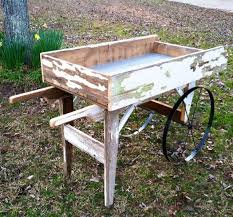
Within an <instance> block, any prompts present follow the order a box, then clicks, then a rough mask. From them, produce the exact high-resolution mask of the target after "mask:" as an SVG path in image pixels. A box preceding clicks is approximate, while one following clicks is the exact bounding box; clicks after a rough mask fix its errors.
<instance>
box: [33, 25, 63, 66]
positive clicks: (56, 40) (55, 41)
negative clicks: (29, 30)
mask: <svg viewBox="0 0 233 217" xmlns="http://www.w3.org/2000/svg"><path fill="white" fill-rule="evenodd" d="M62 43H63V33H62V32H61V31H56V30H40V31H39V32H38V33H35V34H34V44H33V47H32V66H33V67H34V68H38V67H40V53H42V52H46V51H52V50H58V49H59V48H61V46H62Z"/></svg>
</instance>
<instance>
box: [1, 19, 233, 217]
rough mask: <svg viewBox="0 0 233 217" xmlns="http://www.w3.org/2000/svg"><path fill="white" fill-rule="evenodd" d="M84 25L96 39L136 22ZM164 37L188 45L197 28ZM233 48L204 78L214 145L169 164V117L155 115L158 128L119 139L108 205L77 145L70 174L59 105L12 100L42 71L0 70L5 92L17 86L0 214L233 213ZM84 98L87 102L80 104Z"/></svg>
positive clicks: (4, 117) (4, 109) (5, 124)
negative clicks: (54, 125)
mask: <svg viewBox="0 0 233 217" xmlns="http://www.w3.org/2000/svg"><path fill="white" fill-rule="evenodd" d="M79 25H80V26H82V27H83V29H81V30H80V31H83V33H82V34H83V35H85V34H87V33H88V34H89V35H92V36H93V35H94V36H95V37H97V36H98V35H101V34H102V33H103V32H105V34H106V35H109V36H111V37H115V36H117V37H118V38H121V37H131V36H133V34H134V29H136V28H137V27H134V26H133V27H132V26H127V25H125V24H120V23H115V24H114V23H113V24H111V25H110V26H109V25H108V26H107V25H106V22H100V21H95V22H94V23H92V22H90V23H88V24H87V22H86V21H85V22H84V23H79ZM154 32H155V30H153V29H151V33H154ZM159 35H160V36H161V37H162V39H163V40H164V41H168V42H172V43H178V44H183V45H192V46H193V45H195V44H196V43H197V41H198V40H197V39H198V35H196V34H195V35H194V36H190V38H184V37H181V36H179V35H170V34H169V33H168V32H166V31H159ZM100 40H101V39H100ZM80 43H82V42H80ZM198 43H200V47H209V46H213V45H208V42H206V41H200V42H198ZM232 54H233V50H231V49H229V67H228V70H226V71H225V72H224V73H221V74H220V75H219V76H213V77H211V79H210V80H208V79H206V80H205V81H204V83H205V84H206V85H207V86H210V88H211V90H212V91H213V92H214V95H215V99H216V116H215V121H214V126H213V129H212V135H211V138H212V141H213V150H208V149H207V148H205V149H204V151H203V152H202V153H200V155H199V156H198V157H197V158H196V160H195V161H193V162H190V163H189V164H187V165H175V164H172V163H168V162H167V161H166V160H165V158H164V157H163V156H162V155H161V153H160V152H159V150H160V148H161V147H160V146H161V143H160V142H161V141H160V140H161V139H160V138H161V132H162V130H163V126H164V123H165V118H164V117H161V116H157V117H156V118H157V120H158V124H157V125H155V126H154V128H152V127H151V126H150V127H148V128H147V129H146V130H145V131H144V132H142V133H141V134H140V135H139V136H135V137H133V138H132V139H125V138H121V144H122V148H121V149H120V153H119V160H118V170H117V180H116V195H115V205H114V207H113V208H112V209H106V208H105V207H104V206H103V167H102V166H101V165H99V164H97V163H96V162H94V161H93V160H92V158H90V157H89V156H87V155H86V154H85V153H82V152H80V151H78V150H75V153H74V165H73V174H72V177H71V179H70V180H64V178H63V168H62V159H63V157H62V148H61V140H60V136H59V135H60V134H59V130H57V129H50V128H49V126H48V121H49V119H50V118H51V117H55V116H57V115H58V109H57V106H54V105H49V104H48V103H46V102H44V101H39V100H33V101H28V102H24V103H22V104H16V105H8V104H7V96H9V95H10V94H13V93H14V92H15V91H18V89H17V88H20V87H22V86H30V84H33V85H32V86H30V87H29V88H33V89H36V87H38V86H41V80H40V72H39V71H32V72H30V73H24V72H10V71H2V70H0V90H2V89H3V88H4V86H5V85H6V84H9V83H10V84H11V89H10V88H9V91H7V92H4V95H2V96H3V99H2V101H1V107H0V111H1V112H0V141H1V146H0V152H1V155H0V162H1V167H0V188H1V193H0V216H97V217H98V216H231V215H232V212H233V209H232V207H233V203H232V196H233V192H232V187H229V186H232V183H233V180H232V166H233V165H232V162H233V161H232V158H233V156H232V151H233V148H232V144H233V140H232V138H233V134H232V128H233V126H232V113H233V110H232V108H233V103H232V96H233V92H232V87H233V70H232V68H233V55H232ZM0 93H1V91H0ZM83 104H84V103H83V101H81V102H80V105H79V106H80V107H82V105H83ZM144 116H145V114H143V113H142V111H141V110H138V111H137V113H135V114H134V116H133V117H132V118H131V120H130V123H129V124H128V126H127V127H130V128H135V126H137V125H138V124H139V122H140V121H141V120H140V119H141V118H138V117H144ZM76 124H78V126H80V127H81V128H82V130H85V131H89V132H91V133H92V134H94V136H95V137H96V138H98V139H102V136H103V134H102V131H101V130H102V124H97V125H95V124H91V123H90V122H88V121H86V120H81V121H80V122H78V123H76ZM126 132H127V129H125V131H124V133H126ZM210 175H211V176H210ZM211 177H212V179H211ZM213 177H214V178H213Z"/></svg>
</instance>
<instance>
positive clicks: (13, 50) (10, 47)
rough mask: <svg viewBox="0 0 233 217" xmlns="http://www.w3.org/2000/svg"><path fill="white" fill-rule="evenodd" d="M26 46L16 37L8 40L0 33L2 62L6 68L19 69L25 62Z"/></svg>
mask: <svg viewBox="0 0 233 217" xmlns="http://www.w3.org/2000/svg"><path fill="white" fill-rule="evenodd" d="M25 51H26V48H25V46H24V44H23V43H22V42H21V41H20V40H18V39H15V40H14V41H7V40H5V39H4V37H3V34H2V35H0V57H1V61H0V62H1V64H2V66H3V67H4V68H6V69H19V68H20V67H22V65H23V64H24V58H25Z"/></svg>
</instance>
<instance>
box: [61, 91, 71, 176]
mask: <svg viewBox="0 0 233 217" xmlns="http://www.w3.org/2000/svg"><path fill="white" fill-rule="evenodd" d="M72 111H73V96H72V95H69V96H68V97H65V98H61V99H60V114H61V115H63V114H66V113H69V112H72ZM69 124H70V125H73V122H71V123H69ZM61 134H62V143H63V156H64V174H65V176H66V177H70V175H71V169H72V158H73V146H72V144H70V143H69V142H67V141H66V140H65V138H64V126H62V127H61Z"/></svg>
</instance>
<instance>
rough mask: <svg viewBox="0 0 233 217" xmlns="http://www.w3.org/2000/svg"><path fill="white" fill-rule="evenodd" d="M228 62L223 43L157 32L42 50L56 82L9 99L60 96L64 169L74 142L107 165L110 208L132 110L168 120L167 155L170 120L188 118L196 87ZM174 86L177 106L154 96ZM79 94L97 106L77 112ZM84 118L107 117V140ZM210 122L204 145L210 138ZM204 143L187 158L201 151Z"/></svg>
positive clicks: (47, 74) (48, 78)
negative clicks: (189, 43)
mask: <svg viewBox="0 0 233 217" xmlns="http://www.w3.org/2000/svg"><path fill="white" fill-rule="evenodd" d="M226 64H227V53H226V51H225V49H224V47H216V48H212V49H208V50H201V49H196V48H191V47H185V46H179V45H175V44H169V43H164V42H161V41H159V38H158V37H157V36H156V35H152V36H146V37H139V38H133V39H128V40H121V41H114V42H109V43H101V44H97V45H90V46H83V47H77V48H71V49H64V50H59V51H52V52H46V53H42V54H41V69H42V76H43V81H44V82H46V83H48V84H50V85H52V86H50V87H47V88H43V89H39V90H35V91H32V92H28V93H24V94H20V95H16V96H12V97H11V98H10V102H11V103H14V102H16V101H22V100H28V99H31V98H33V97H42V96H44V97H47V98H49V99H59V100H60V108H61V110H60V111H61V116H59V117H55V118H53V119H51V120H50V126H51V127H57V126H61V127H62V137H63V153H64V171H65V174H66V175H68V176H69V175H70V174H71V163H72V148H73V146H75V147H77V148H79V149H81V150H82V151H84V152H86V153H88V154H90V155H91V156H92V157H94V158H95V159H96V160H98V161H99V162H101V163H103V164H104V195H105V206H107V207H109V206H111V205H112V204H113V198H114V186H115V176H116V167H117V152H118V144H119V131H120V130H121V129H122V127H123V126H124V124H125V123H126V121H127V119H128V118H129V116H130V114H131V113H132V111H133V109H134V107H135V106H140V107H142V108H145V109H148V110H153V111H156V112H158V113H160V114H163V115H167V116H168V117H169V118H168V121H167V123H166V127H165V128H166V129H165V133H164V135H165V136H164V138H163V143H165V144H164V146H165V147H164V150H163V151H164V154H165V155H166V157H168V152H167V149H166V136H167V135H166V134H167V131H168V129H169V126H170V124H171V121H172V120H174V121H176V122H179V123H183V124H184V123H187V122H188V114H189V112H190V108H191V103H192V99H193V95H194V90H196V89H198V88H201V89H202V87H196V83H195V82H196V81H197V80H200V79H202V78H204V77H206V76H210V75H211V74H213V73H218V72H220V71H222V70H224V69H225V67H226ZM174 89H176V90H177V91H178V93H179V94H180V95H181V98H180V99H179V100H178V102H177V103H176V104H175V106H174V107H173V108H172V107H171V106H169V105H167V104H165V103H162V102H160V101H158V100H155V98H158V97H159V96H160V95H161V94H163V93H167V92H169V91H171V90H174ZM208 94H209V98H210V100H211V103H210V104H211V114H210V120H209V125H211V124H212V119H213V111H212V110H213V106H214V105H213V99H212V98H213V97H212V94H211V93H209V92H208ZM73 96H81V97H82V98H84V99H87V100H89V101H91V102H92V103H93V105H91V106H88V107H85V108H82V109H80V110H76V111H74V107H73ZM124 109H126V112H125V113H124V115H123V117H122V119H121V120H120V119H119V115H120V113H122V111H125V110H124ZM82 117H89V118H91V119H92V120H94V121H100V120H104V143H102V142H99V141H97V140H96V139H94V138H92V137H91V136H89V135H87V134H85V133H83V132H82V131H80V130H78V129H76V128H75V127H74V125H73V121H74V120H77V119H79V118H82ZM209 125H208V126H207V128H206V129H207V130H206V131H205V132H204V136H203V138H202V140H201V141H202V144H201V145H203V143H204V142H205V141H206V137H208V133H209V128H210V126H209ZM187 126H188V129H189V130H190V129H191V128H192V127H190V124H188V125H187ZM164 140H165V141H164ZM198 145H199V146H200V143H199V144H198ZM198 145H197V149H194V152H193V151H192V152H191V154H190V155H189V156H188V157H187V158H186V160H187V161H188V160H190V159H192V158H193V157H194V155H195V154H196V153H195V150H198V149H200V147H199V146H198Z"/></svg>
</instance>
